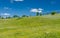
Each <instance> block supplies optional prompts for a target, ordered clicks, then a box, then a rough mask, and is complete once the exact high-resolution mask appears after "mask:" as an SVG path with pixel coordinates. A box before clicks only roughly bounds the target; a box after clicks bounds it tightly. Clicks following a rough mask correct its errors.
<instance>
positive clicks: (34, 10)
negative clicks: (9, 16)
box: [30, 9, 38, 12]
mask: <svg viewBox="0 0 60 38" xmlns="http://www.w3.org/2000/svg"><path fill="white" fill-rule="evenodd" d="M30 12H38V9H31V10H30Z"/></svg>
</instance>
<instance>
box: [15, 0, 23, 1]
mask: <svg viewBox="0 0 60 38" xmlns="http://www.w3.org/2000/svg"><path fill="white" fill-rule="evenodd" d="M14 1H24V0H14Z"/></svg>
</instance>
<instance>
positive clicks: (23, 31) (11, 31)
mask: <svg viewBox="0 0 60 38" xmlns="http://www.w3.org/2000/svg"><path fill="white" fill-rule="evenodd" d="M0 38H60V15H59V14H57V15H45V16H35V17H25V18H21V19H18V18H16V19H14V18H13V19H0Z"/></svg>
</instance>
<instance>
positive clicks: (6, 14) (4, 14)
mask: <svg viewBox="0 0 60 38" xmlns="http://www.w3.org/2000/svg"><path fill="white" fill-rule="evenodd" d="M1 15H2V16H9V15H10V14H9V13H1Z"/></svg>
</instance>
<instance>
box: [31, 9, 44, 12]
mask: <svg viewBox="0 0 60 38" xmlns="http://www.w3.org/2000/svg"><path fill="white" fill-rule="evenodd" d="M42 10H43V9H42V8H38V9H37V8H35V9H31V10H30V12H39V13H41V12H42Z"/></svg>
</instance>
